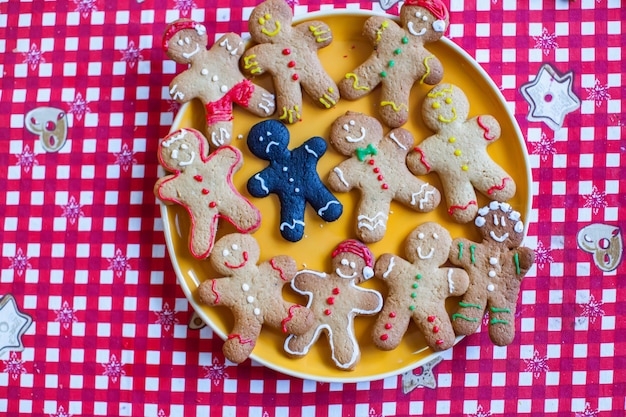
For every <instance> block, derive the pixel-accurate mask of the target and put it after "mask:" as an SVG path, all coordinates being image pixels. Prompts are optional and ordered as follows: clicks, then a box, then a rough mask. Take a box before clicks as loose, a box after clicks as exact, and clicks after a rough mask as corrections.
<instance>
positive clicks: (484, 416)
mask: <svg viewBox="0 0 626 417" xmlns="http://www.w3.org/2000/svg"><path fill="white" fill-rule="evenodd" d="M467 417H491V411H485V410H483V406H482V405H480V404H479V405H478V407H476V413H474V414H468V415H467Z"/></svg>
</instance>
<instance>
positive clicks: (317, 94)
mask: <svg viewBox="0 0 626 417" xmlns="http://www.w3.org/2000/svg"><path fill="white" fill-rule="evenodd" d="M302 87H303V88H304V91H306V93H307V94H308V95H309V96H311V98H312V99H313V101H315V103H316V104H317V105H318V106H320V107H322V108H326V109H330V108H331V107H335V105H336V104H337V102H338V101H339V88H338V87H337V85H336V84H335V83H334V82H333V80H332V79H331V78H330V77H329V76H328V75H327V74H326V73H325V72H321V73H318V74H314V75H313V76H312V77H311V78H310V79H307V80H303V82H302Z"/></svg>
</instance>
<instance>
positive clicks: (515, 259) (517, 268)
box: [513, 252, 522, 275]
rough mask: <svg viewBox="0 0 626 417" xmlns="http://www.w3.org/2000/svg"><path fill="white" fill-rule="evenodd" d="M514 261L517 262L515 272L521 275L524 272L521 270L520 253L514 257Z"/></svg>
mask: <svg viewBox="0 0 626 417" xmlns="http://www.w3.org/2000/svg"><path fill="white" fill-rule="evenodd" d="M513 260H514V261H515V272H517V275H519V274H521V272H522V271H520V268H519V253H517V252H516V253H515V255H513Z"/></svg>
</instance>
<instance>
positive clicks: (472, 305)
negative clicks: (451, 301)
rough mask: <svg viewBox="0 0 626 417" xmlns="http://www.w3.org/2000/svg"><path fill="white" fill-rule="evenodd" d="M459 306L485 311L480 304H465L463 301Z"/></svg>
mask: <svg viewBox="0 0 626 417" xmlns="http://www.w3.org/2000/svg"><path fill="white" fill-rule="evenodd" d="M459 305H460V306H461V307H473V308H477V309H479V310H482V309H483V306H481V305H479V304H470V303H464V302H463V301H461V302H459Z"/></svg>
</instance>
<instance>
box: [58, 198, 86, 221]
mask: <svg viewBox="0 0 626 417" xmlns="http://www.w3.org/2000/svg"><path fill="white" fill-rule="evenodd" d="M61 208H62V209H63V217H65V218H67V220H68V221H69V222H70V224H76V220H78V218H79V217H83V216H84V215H85V213H83V210H82V206H81V205H80V204H78V202H77V201H76V198H74V196H70V199H69V200H68V202H67V204H65V205H62V206H61Z"/></svg>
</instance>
